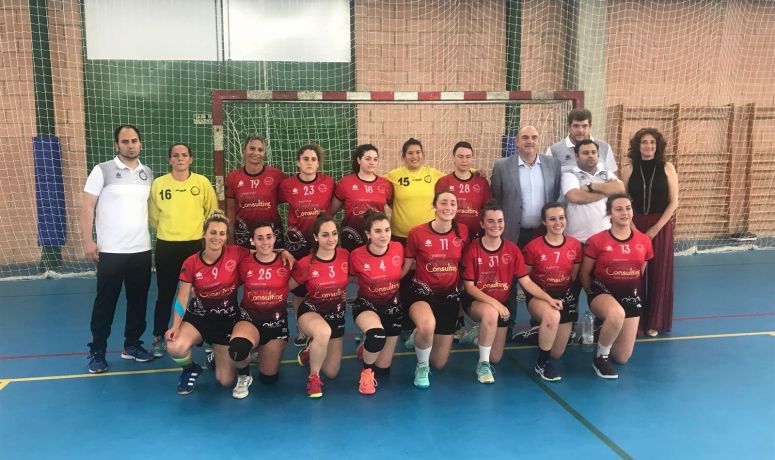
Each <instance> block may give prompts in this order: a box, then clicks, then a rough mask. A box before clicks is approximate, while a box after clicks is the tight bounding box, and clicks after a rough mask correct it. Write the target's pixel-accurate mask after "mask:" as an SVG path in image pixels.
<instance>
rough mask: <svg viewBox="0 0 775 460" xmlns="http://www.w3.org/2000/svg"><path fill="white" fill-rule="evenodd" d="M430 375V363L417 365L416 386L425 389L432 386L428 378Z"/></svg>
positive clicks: (415, 372) (415, 369)
mask: <svg viewBox="0 0 775 460" xmlns="http://www.w3.org/2000/svg"><path fill="white" fill-rule="evenodd" d="M430 373H431V368H430V366H429V365H428V363H417V367H415V368H414V386H416V387H417V388H423V389H425V388H428V387H429V386H431V380H430V379H429V378H428V376H429V375H430Z"/></svg>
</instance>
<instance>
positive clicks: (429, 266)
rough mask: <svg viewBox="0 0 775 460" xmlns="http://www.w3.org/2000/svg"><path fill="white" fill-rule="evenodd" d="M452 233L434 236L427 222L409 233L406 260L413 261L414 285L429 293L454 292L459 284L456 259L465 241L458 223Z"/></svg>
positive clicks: (466, 229) (457, 259) (462, 226)
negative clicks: (456, 228)
mask: <svg viewBox="0 0 775 460" xmlns="http://www.w3.org/2000/svg"><path fill="white" fill-rule="evenodd" d="M457 227H458V235H460V236H457V235H456V234H455V231H454V230H450V231H449V232H447V233H437V232H436V231H435V230H433V228H432V227H431V223H430V222H426V223H424V224H420V225H418V226H416V227H414V228H413V229H412V230H411V231H410V232H409V237H408V238H407V240H406V257H407V258H413V259H415V265H416V268H415V270H416V271H415V274H414V280H413V281H414V282H415V283H417V284H419V285H420V286H422V287H423V288H427V290H429V291H430V292H433V293H448V292H452V291H455V290H456V289H457V285H458V282H459V280H460V270H459V264H460V258H461V256H462V255H463V246H465V244H466V241H468V228H467V227H466V226H465V225H463V224H460V223H458V224H457Z"/></svg>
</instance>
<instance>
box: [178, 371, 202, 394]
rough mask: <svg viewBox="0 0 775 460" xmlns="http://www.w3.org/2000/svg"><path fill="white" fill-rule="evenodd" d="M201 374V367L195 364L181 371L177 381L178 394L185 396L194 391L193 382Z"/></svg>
mask: <svg viewBox="0 0 775 460" xmlns="http://www.w3.org/2000/svg"><path fill="white" fill-rule="evenodd" d="M201 373H202V366H200V365H199V364H197V363H193V364H191V367H189V368H188V369H183V372H181V373H180V379H179V380H178V394H179V395H187V394H191V392H192V391H194V382H196V378H197V377H199V374H201Z"/></svg>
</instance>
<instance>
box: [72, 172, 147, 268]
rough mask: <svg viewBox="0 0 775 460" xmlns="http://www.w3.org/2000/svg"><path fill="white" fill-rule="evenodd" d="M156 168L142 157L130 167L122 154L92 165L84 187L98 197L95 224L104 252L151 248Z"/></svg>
mask: <svg viewBox="0 0 775 460" xmlns="http://www.w3.org/2000/svg"><path fill="white" fill-rule="evenodd" d="M152 182H153V171H151V168H149V167H147V166H145V165H143V164H142V163H140V161H139V160H138V163H137V167H136V168H135V169H129V167H128V166H127V165H125V164H124V163H122V162H121V161H120V160H119V159H118V157H115V158H113V159H112V160H110V161H106V162H104V163H100V164H98V165H96V166H95V167H94V169H92V171H91V174H89V177H88V179H86V185H85V186H84V188H83V191H84V192H86V193H88V194H90V195H94V196H96V197H97V208H96V212H95V217H94V225H95V228H96V229H97V246H98V247H99V250H100V252H108V253H117V254H131V253H136V252H144V251H150V250H151V235H150V233H148V196H149V195H150V193H151V183H152Z"/></svg>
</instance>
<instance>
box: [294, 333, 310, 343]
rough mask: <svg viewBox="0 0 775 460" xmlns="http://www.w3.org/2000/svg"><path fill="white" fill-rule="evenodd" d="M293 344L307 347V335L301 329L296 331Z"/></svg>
mask: <svg viewBox="0 0 775 460" xmlns="http://www.w3.org/2000/svg"><path fill="white" fill-rule="evenodd" d="M293 344H294V345H296V346H297V347H306V346H307V336H306V335H304V333H303V332H301V331H296V338H294V339H293Z"/></svg>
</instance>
